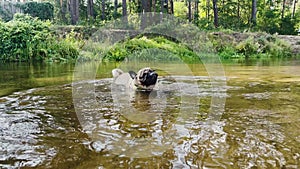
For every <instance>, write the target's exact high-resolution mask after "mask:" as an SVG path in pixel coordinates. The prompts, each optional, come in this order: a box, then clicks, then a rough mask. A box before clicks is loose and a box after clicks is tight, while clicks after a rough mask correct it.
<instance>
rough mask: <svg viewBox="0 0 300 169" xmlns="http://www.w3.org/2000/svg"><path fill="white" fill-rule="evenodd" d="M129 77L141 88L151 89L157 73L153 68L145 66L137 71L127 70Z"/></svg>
mask: <svg viewBox="0 0 300 169" xmlns="http://www.w3.org/2000/svg"><path fill="white" fill-rule="evenodd" d="M129 74H130V77H131V78H132V79H133V83H134V85H135V86H136V87H137V88H138V89H141V90H152V89H153V88H154V86H155V84H156V81H157V77H158V74H157V73H156V72H155V70H153V69H151V68H149V67H146V68H143V69H141V70H139V71H138V72H137V73H135V72H134V71H129Z"/></svg>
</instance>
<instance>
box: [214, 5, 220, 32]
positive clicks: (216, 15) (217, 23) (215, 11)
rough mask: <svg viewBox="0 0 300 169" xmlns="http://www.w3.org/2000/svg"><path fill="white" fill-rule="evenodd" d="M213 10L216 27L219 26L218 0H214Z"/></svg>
mask: <svg viewBox="0 0 300 169" xmlns="http://www.w3.org/2000/svg"><path fill="white" fill-rule="evenodd" d="M213 10H214V25H215V28H217V27H218V26H219V21H218V20H219V19H218V6H217V0H213Z"/></svg>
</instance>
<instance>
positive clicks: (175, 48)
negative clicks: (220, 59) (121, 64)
mask: <svg viewBox="0 0 300 169" xmlns="http://www.w3.org/2000/svg"><path fill="white" fill-rule="evenodd" d="M149 49H158V50H149ZM145 51H146V52H145ZM158 51H159V52H158ZM162 51H164V52H162ZM165 52H167V53H169V54H168V55H164V54H162V53H165ZM145 53H146V54H147V53H148V55H145ZM149 53H150V54H153V55H150V54H149ZM132 56H134V57H137V58H139V59H143V60H145V59H147V58H148V59H149V56H152V58H151V59H152V60H163V59H166V60H174V59H178V58H180V59H181V60H183V61H185V62H198V61H200V59H199V57H198V56H197V55H196V54H195V53H193V51H191V50H189V49H188V48H187V47H186V46H184V45H183V44H177V43H175V42H172V41H170V40H167V39H166V38H164V37H153V38H149V37H146V36H142V37H138V38H134V39H131V40H127V41H125V42H124V43H118V44H116V45H115V46H114V47H113V48H112V49H110V50H109V51H108V52H107V53H106V54H105V55H104V58H103V60H109V61H111V60H113V61H122V60H124V59H125V58H126V57H132ZM164 56H165V57H164Z"/></svg>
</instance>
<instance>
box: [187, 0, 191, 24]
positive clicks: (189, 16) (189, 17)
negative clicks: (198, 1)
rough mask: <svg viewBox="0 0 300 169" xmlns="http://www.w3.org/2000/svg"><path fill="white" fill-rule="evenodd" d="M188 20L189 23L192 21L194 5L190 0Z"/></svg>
mask: <svg viewBox="0 0 300 169" xmlns="http://www.w3.org/2000/svg"><path fill="white" fill-rule="evenodd" d="M188 19H189V22H191V21H192V4H191V0H188Z"/></svg>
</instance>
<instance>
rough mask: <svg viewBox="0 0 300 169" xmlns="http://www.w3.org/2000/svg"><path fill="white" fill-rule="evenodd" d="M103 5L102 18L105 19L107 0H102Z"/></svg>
mask: <svg viewBox="0 0 300 169" xmlns="http://www.w3.org/2000/svg"><path fill="white" fill-rule="evenodd" d="M101 7H102V10H101V19H102V20H105V0H102V1H101Z"/></svg>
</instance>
